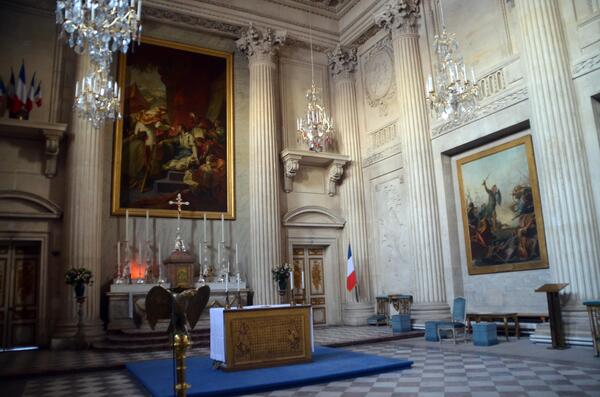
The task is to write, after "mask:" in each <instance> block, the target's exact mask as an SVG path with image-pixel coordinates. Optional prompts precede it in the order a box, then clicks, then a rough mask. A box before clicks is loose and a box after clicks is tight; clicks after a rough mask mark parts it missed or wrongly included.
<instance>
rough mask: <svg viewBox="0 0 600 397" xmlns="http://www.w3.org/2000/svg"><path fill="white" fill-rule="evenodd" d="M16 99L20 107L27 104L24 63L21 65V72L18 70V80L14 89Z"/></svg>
mask: <svg viewBox="0 0 600 397" xmlns="http://www.w3.org/2000/svg"><path fill="white" fill-rule="evenodd" d="M16 88H17V89H16V95H17V99H18V100H19V101H20V102H21V107H23V106H25V104H26V103H27V82H26V81H25V62H23V63H21V70H19V80H17V87H16Z"/></svg>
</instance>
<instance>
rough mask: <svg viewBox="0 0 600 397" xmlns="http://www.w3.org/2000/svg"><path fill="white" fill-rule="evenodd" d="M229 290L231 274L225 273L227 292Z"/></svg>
mask: <svg viewBox="0 0 600 397" xmlns="http://www.w3.org/2000/svg"><path fill="white" fill-rule="evenodd" d="M228 291H229V275H228V274H227V275H225V292H228Z"/></svg>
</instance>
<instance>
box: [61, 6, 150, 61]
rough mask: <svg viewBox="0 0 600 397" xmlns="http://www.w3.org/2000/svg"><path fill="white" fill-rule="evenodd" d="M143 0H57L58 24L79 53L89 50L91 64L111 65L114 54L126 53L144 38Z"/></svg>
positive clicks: (72, 46) (71, 45)
mask: <svg viewBox="0 0 600 397" xmlns="http://www.w3.org/2000/svg"><path fill="white" fill-rule="evenodd" d="M141 12H142V0H58V1H57V2H56V23H57V24H59V25H62V29H63V30H62V34H64V35H66V36H68V43H69V46H70V47H71V48H73V49H74V50H75V52H76V53H77V54H82V53H83V51H84V49H85V48H86V47H87V51H88V54H89V56H90V59H91V60H92V62H94V63H96V64H98V65H104V64H105V62H108V63H109V64H110V62H111V59H112V58H111V55H112V52H116V51H119V50H120V51H121V52H122V53H126V52H127V50H128V49H129V46H130V45H131V42H132V41H136V40H138V44H139V39H140V36H141V32H142V25H141V24H140V17H141Z"/></svg>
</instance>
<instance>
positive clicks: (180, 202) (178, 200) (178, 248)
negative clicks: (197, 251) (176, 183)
mask: <svg viewBox="0 0 600 397" xmlns="http://www.w3.org/2000/svg"><path fill="white" fill-rule="evenodd" d="M169 205H176V206H177V233H176V236H175V251H187V250H186V249H185V244H184V243H183V240H182V239H181V206H182V205H190V202H189V201H183V200H181V193H177V197H176V198H175V201H173V200H169Z"/></svg>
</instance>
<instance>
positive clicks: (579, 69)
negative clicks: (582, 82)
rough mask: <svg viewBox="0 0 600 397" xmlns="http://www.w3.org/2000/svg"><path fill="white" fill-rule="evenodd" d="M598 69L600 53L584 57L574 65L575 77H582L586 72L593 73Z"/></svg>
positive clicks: (599, 66) (599, 67)
mask: <svg viewBox="0 0 600 397" xmlns="http://www.w3.org/2000/svg"><path fill="white" fill-rule="evenodd" d="M596 69H600V53H598V54H596V55H593V56H591V57H589V58H586V59H583V60H581V61H579V62H577V63H576V64H574V65H573V67H572V70H573V78H574V79H576V78H577V77H581V76H583V75H585V74H588V73H591V72H593V71H595V70H596Z"/></svg>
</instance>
